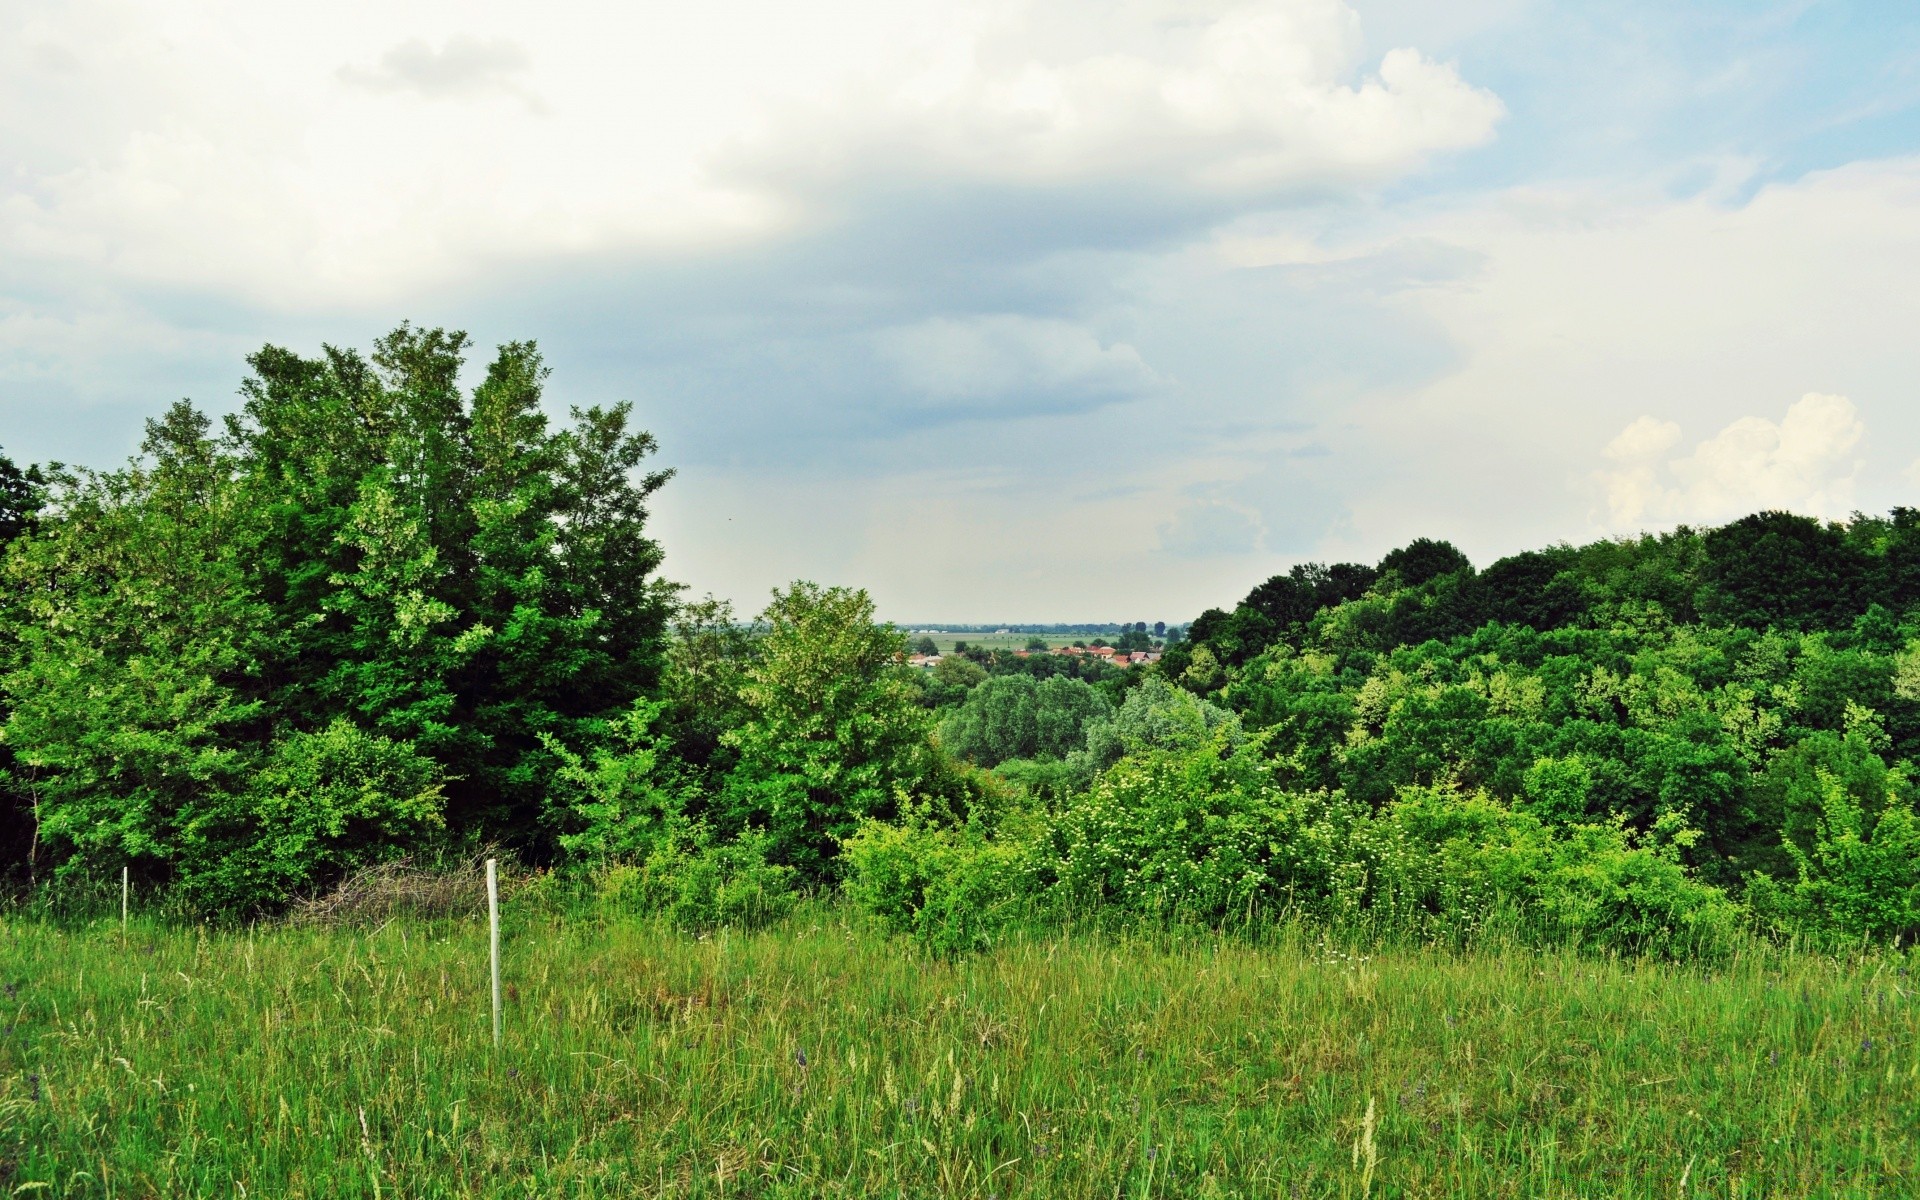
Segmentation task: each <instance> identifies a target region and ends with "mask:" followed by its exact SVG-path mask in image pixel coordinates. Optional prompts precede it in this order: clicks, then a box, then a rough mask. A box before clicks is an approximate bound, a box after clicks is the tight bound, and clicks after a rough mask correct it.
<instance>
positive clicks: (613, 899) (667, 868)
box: [593, 826, 798, 931]
mask: <svg viewBox="0 0 1920 1200" xmlns="http://www.w3.org/2000/svg"><path fill="white" fill-rule="evenodd" d="M768 844H769V843H768V839H767V837H766V835H764V834H760V833H752V832H749V833H747V834H744V835H743V836H741V837H739V838H737V839H735V840H733V841H729V842H719V843H715V842H712V841H710V840H709V839H708V837H707V834H706V831H705V829H704V828H702V827H699V826H691V827H688V828H687V829H686V831H685V832H684V834H683V835H682V836H679V837H675V838H663V839H661V840H660V841H658V842H656V843H655V845H654V847H653V849H652V851H651V852H650V853H649V854H648V855H647V856H646V858H644V859H642V860H639V861H637V862H636V861H632V860H627V861H617V862H611V863H608V864H606V865H604V866H602V867H601V868H600V869H599V870H598V871H596V872H595V874H594V876H593V891H594V896H595V899H596V901H597V902H598V903H599V904H600V905H601V906H603V907H605V908H611V909H615V910H620V911H627V912H650V913H651V912H657V913H663V914H665V915H666V916H667V918H668V919H669V920H671V921H672V922H673V923H674V924H675V925H677V926H679V927H680V928H682V929H686V930H690V931H700V930H709V929H719V928H723V927H732V928H738V929H757V928H760V927H762V926H764V925H767V924H769V923H771V922H773V921H776V920H778V919H780V918H781V917H784V916H786V915H787V913H789V912H790V911H792V909H793V905H794V902H795V900H796V899H798V893H797V892H796V891H795V872H794V870H793V868H792V867H787V866H781V865H779V864H776V863H772V862H769V861H768V859H767V850H768Z"/></svg>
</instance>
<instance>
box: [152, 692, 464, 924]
mask: <svg viewBox="0 0 1920 1200" xmlns="http://www.w3.org/2000/svg"><path fill="white" fill-rule="evenodd" d="M442 804H443V800H442V797H441V784H440V773H439V768H438V766H437V764H435V763H434V762H433V761H432V760H430V759H427V758H425V757H423V756H422V755H420V754H419V753H417V752H416V751H415V750H414V748H413V747H412V746H411V745H408V744H407V743H405V742H394V741H390V740H389V739H387V738H384V737H381V736H380V735H379V734H374V733H367V732H365V731H363V730H361V729H358V728H356V727H355V726H354V725H352V724H351V723H349V722H347V721H344V720H339V721H335V722H334V723H333V724H331V725H329V726H327V727H326V728H325V729H322V730H319V731H318V732H315V733H294V734H289V735H288V736H286V737H284V738H282V739H280V740H279V741H277V742H276V743H275V744H274V746H273V750H272V753H271V754H270V755H269V756H268V758H267V760H266V761H265V762H264V763H262V764H261V766H260V769H259V770H258V771H257V772H256V773H255V774H254V775H253V777H252V778H251V779H250V780H249V781H248V782H247V784H246V786H245V789H244V790H243V791H240V792H238V793H237V794H228V793H214V794H212V795H211V796H209V797H208V799H207V801H206V803H204V804H203V805H200V806H196V808H195V809H194V811H193V812H192V813H191V815H190V817H189V818H188V819H187V820H186V822H185V823H184V825H183V827H182V828H181V830H180V832H179V836H178V842H177V846H178V849H177V851H176V854H175V856H174V859H173V864H172V865H173V870H174V879H175V883H176V886H177V888H178V894H179V895H180V896H182V897H183V898H184V899H186V900H187V901H188V902H189V903H190V904H192V905H194V906H195V907H196V908H199V909H201V910H203V911H210V912H257V911H259V910H261V909H271V908H274V907H277V906H279V905H281V904H283V903H285V902H286V901H288V900H291V899H293V898H294V897H295V896H297V895H299V894H301V893H303V892H311V891H313V890H315V889H316V888H318V887H320V886H322V885H325V884H330V883H332V882H334V881H335V880H338V879H340V878H342V877H344V876H346V875H348V874H351V873H352V872H353V871H355V870H358V869H360V868H362V867H368V866H372V865H374V864H376V863H379V862H382V861H385V860H387V859H391V858H398V857H400V856H401V855H403V854H406V853H408V852H409V851H417V850H419V849H421V848H423V847H425V846H427V845H429V844H430V839H431V838H432V837H433V836H434V835H435V834H437V833H438V832H439V830H440V829H441V828H442V825H443V823H444V822H443V818H442V815H441V808H442Z"/></svg>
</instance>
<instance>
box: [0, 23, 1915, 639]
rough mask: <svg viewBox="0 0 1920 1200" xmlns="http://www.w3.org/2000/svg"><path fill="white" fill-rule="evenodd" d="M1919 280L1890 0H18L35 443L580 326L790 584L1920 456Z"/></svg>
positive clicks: (1193, 600) (18, 454)
mask: <svg viewBox="0 0 1920 1200" xmlns="http://www.w3.org/2000/svg"><path fill="white" fill-rule="evenodd" d="M1916 279H1920V8H1916V7H1915V6H1914V5H1912V4H1911V3H1905V2H1902V3H1895V2H1892V0H1887V2H1879V3H1854V4H1845V3H1816V2H1808V0H1802V2H1798V3H1761V2H1757V0H1756V2H1747V3H1739V2H1730V0H1729V2H1719V3H1715V2H1710V0H1702V2H1697V3H1691V4H1686V5H1673V4H1670V3H1658V4H1656V3H1642V2H1641V0H1618V2H1616V3H1612V4H1606V5H1595V4H1586V3H1571V2H1558V0H1452V2H1450V3H1448V4H1444V5H1440V4H1432V3H1430V2H1426V0H1212V2H1205V3H1175V2H1171V0H1104V2H1103V3H1097V4H1096V3H1084V2H1082V0H1047V2H1044V3H1043V2H1039V0H1034V2H1026V0H944V2H940V3H931V2H923V0H816V2H815V3H811V4H807V5H794V4H785V3H773V2H771V0H708V2H707V3H703V4H699V5H689V4H684V3H675V4H671V5H668V4H660V3H653V2H650V0H641V2H628V3H622V4H610V3H586V2H580V0H547V2H545V3H542V4H538V5H534V4H504V3H492V2H488V0H461V2H459V3H454V2H451V0H447V2H431V3H430V2H419V0H381V2H380V3H377V4H375V3H360V2H357V0H337V2H335V3H332V4H328V5H325V6H322V5H306V4H298V5H261V4H243V3H237V2H224V0H169V2H168V3H166V4H159V3H126V2H122V0H59V2H57V3H55V2H48V0H0V450H4V452H5V453H7V454H8V455H9V456H11V457H13V458H14V459H16V460H18V461H23V462H24V461H29V460H31V461H47V460H60V461H65V462H70V463H78V464H84V465H89V466H97V467H109V466H113V465H116V464H118V463H120V462H123V461H124V460H125V459H126V458H127V457H128V456H129V455H131V454H132V453H134V451H135V450H136V448H137V445H138V442H139V439H140V433H141V424H142V421H143V420H144V419H145V418H147V417H150V416H153V415H157V414H158V413H159V412H161V411H162V410H163V409H164V408H165V406H166V405H167V404H169V403H170V402H172V401H173V400H175V399H178V398H180V397H188V398H191V399H193V400H194V401H195V402H196V403H198V404H200V405H201V406H202V407H204V408H206V409H208V410H209V411H214V412H224V411H228V410H230V409H232V408H233V407H235V405H236V404H237V389H238V386H239V384H240V381H241V379H242V378H243V376H244V373H245V364H244V358H245V356H246V355H247V354H248V353H250V352H251V351H253V350H255V349H258V348H259V347H260V346H261V345H263V344H268V343H272V344H277V345H283V346H287V347H289V348H292V349H295V350H299V351H303V352H309V353H311V352H315V351H317V350H318V349H319V347H320V346H321V345H322V344H334V345H344V346H359V347H366V346H367V345H369V344H370V343H371V341H372V340H373V339H374V338H375V337H377V336H379V335H380V334H381V333H383V332H385V331H386V330H388V329H390V328H392V327H393V326H394V325H396V324H397V323H399V322H400V321H402V320H411V321H413V322H415V323H416V324H424V325H438V326H445V327H450V328H459V329H464V330H466V331H468V332H469V333H470V334H471V335H472V336H473V337H474V339H475V341H476V343H477V344H478V346H479V347H480V349H481V351H482V353H480V354H478V355H476V362H475V364H474V366H475V368H476V371H477V370H478V368H479V367H480V366H481V365H483V363H482V362H481V361H479V360H483V359H484V357H485V351H487V350H488V349H489V348H490V347H491V346H492V345H494V344H497V343H499V342H503V341H509V340H518V339H529V338H530V339H533V340H536V341H537V342H538V343H539V344H540V346H541V347H542V349H543V351H544V352H545V354H546V356H547V359H548V362H549V363H550V365H551V366H552V367H553V376H552V379H551V383H550V388H549V393H548V399H549V406H550V408H551V410H552V412H553V414H554V416H555V418H556V419H565V415H566V411H567V409H568V407H569V406H571V405H585V404H593V403H607V402H611V401H616V400H628V401H631V402H632V403H633V405H634V409H635V413H636V417H637V419H638V421H639V423H640V424H641V425H643V426H644V427H646V428H648V429H650V430H652V431H653V432H654V433H655V434H656V435H657V436H658V438H659V439H660V443H661V453H660V457H659V461H660V465H665V466H670V467H673V468H674V469H675V470H676V471H677V475H676V477H675V478H674V480H673V481H672V482H671V483H670V484H668V486H667V487H666V489H665V490H664V491H663V492H662V493H660V496H659V500H658V505H657V508H656V512H655V529H656V532H657V533H658V536H659V537H660V538H661V540H662V542H663V544H664V546H665V549H666V553H667V566H666V571H667V574H668V575H669V576H670V577H672V578H674V579H677V580H679V581H681V582H683V583H685V584H686V585H688V587H689V589H690V590H691V591H692V592H693V593H695V594H700V593H705V592H712V593H714V594H717V595H720V596H723V597H727V598H730V599H732V600H733V601H734V602H735V603H736V604H737V605H738V606H739V607H740V608H741V610H742V611H743V612H753V611H756V610H757V609H758V608H759V607H760V605H761V604H762V603H763V602H764V600H765V598H766V596H767V593H768V591H769V589H771V588H773V587H776V586H779V585H781V584H783V583H785V582H787V581H789V580H792V579H796V578H808V579H812V580H815V581H817V582H820V583H824V584H847V585H854V586H861V587H865V588H867V589H868V590H869V591H870V592H871V593H872V594H873V596H874V598H875V600H876V603H877V604H878V607H879V610H880V612H881V614H882V615H883V616H885V617H888V618H891V619H895V620H900V621H904V622H907V623H930V622H935V621H947V622H962V621H965V622H1001V621H1006V622H1042V621H1060V622H1067V621H1118V620H1146V621H1149V622H1151V621H1154V620H1166V621H1169V622H1176V621H1181V620H1186V619H1190V618H1191V617H1192V616H1193V615H1195V614H1197V613H1198V612H1199V611H1200V610H1201V609H1203V608H1206V607H1211V606H1215V605H1227V604H1230V603H1231V602H1232V601H1233V600H1235V599H1236V598H1238V597H1239V596H1241V595H1243V594H1244V593H1245V592H1246V591H1247V590H1248V589H1249V588H1250V587H1251V586H1252V585H1254V584H1255V583H1257V582H1259V581H1260V580H1262V579H1264V578H1266V577H1267V576H1268V575H1270V574H1272V573H1274V572H1276V571H1279V570H1284V569H1285V568H1286V567H1288V566H1290V565H1292V564H1294V563H1298V562H1302V561H1306V560H1321V561H1331V560H1358V561H1369V562H1370V561H1374V560H1377V559H1378V558H1379V557H1380V555H1381V554H1383V553H1384V552H1385V551H1387V550H1389V549H1391V548H1392V547H1394V546H1396V545H1399V544H1403V543H1404V542H1406V541H1407V540H1409V539H1411V538H1413V537H1419V536H1430V537H1444V538H1447V539H1449V540H1451V541H1453V542H1454V543H1455V544H1457V545H1458V546H1460V547H1461V549H1463V550H1464V551H1466V553H1467V554H1468V555H1469V556H1470V557H1472V558H1473V559H1474V560H1475V561H1476V562H1478V563H1480V564H1481V565H1485V564H1486V563H1488V562H1490V561H1492V560H1493V559H1495V558H1498V557H1500V556H1501V555H1504V554H1510V553H1513V552H1515V551H1518V550H1521V549H1527V548H1533V547H1538V546H1542V545H1546V544H1549V543H1553V542H1558V541H1572V542H1581V541H1587V540H1591V539H1594V538H1598V537H1607V536H1619V535H1625V534H1631V533H1635V532H1638V531H1641V530H1647V529H1662V528H1668V527H1671V526H1673V525H1675V524H1679V523H1683V522H1691V523H1706V522H1716V521H1723V520H1726V519H1729V518H1731V517H1734V516H1738V515H1740V514H1742V513H1745V512H1748V511H1753V510H1755V509H1759V508H1769V507H1781V508H1791V509H1794V510H1796V511H1801V512H1808V513H1813V514H1817V515H1821V516H1825V517H1831V518H1843V517H1845V516H1846V515H1848V514H1849V513H1851V512H1853V511H1856V510H1864V511H1881V510H1885V509H1886V508H1888V507H1891V506H1893V505H1896V504H1915V503H1920V394H1917V393H1916V384H1917V382H1920V336H1916V333H1915V331H1916V330H1917V329H1920V287H1915V286H1914V281H1915V280H1916Z"/></svg>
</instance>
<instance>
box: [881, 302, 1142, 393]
mask: <svg viewBox="0 0 1920 1200" xmlns="http://www.w3.org/2000/svg"><path fill="white" fill-rule="evenodd" d="M876 342H877V346H878V350H879V354H880V356H881V358H882V360H883V361H884V362H885V363H886V364H887V365H888V366H890V367H891V369H892V370H893V372H894V374H895V376H896V377H897V379H898V380H899V382H900V384H901V386H903V387H904V388H906V389H907V390H908V392H909V393H911V394H913V395H916V396H919V397H920V398H921V399H922V403H923V404H924V405H926V406H927V407H928V408H929V409H934V410H946V411H951V412H960V413H968V414H975V415H978V414H984V413H996V412H997V413H1018V414H1022V415H1032V414H1036V413H1057V412H1078V411H1085V410H1086V409H1089V408H1095V407H1099V406H1102V405H1106V404H1112V403H1118V402H1121V401H1125V400H1131V399H1134V398H1137V397H1140V396H1143V395H1148V394H1150V393H1152V392H1154V391H1157V390H1160V389H1162V388H1163V387H1164V385H1165V381H1164V380H1162V379H1161V377H1160V376H1159V375H1158V374H1157V373H1156V372H1155V371H1154V370H1153V368H1152V367H1150V366H1148V365H1147V363H1146V362H1145V361H1144V360H1143V359H1142V358H1141V357H1140V352H1139V351H1138V350H1136V349H1134V348H1133V347H1132V346H1130V345H1128V344H1127V343H1125V342H1102V341H1101V340H1100V338H1099V337H1098V336H1096V335H1095V334H1094V332H1093V331H1092V330H1090V329H1087V328H1086V327H1084V326H1082V325H1078V324H1075V323H1073V322H1071V321H1063V320H1058V319H1053V318H1043V317H1027V316H1021V315H1019V314H1015V313H1000V314H994V315H990V316H979V317H966V318H951V317H936V318H932V319H930V320H926V321H921V322H918V323H916V324H913V325H907V326H900V327H896V328H893V329H887V330H883V331H882V332H881V333H880V334H879V335H877V338H876Z"/></svg>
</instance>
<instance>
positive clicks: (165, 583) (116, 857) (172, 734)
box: [0, 404, 274, 878]
mask: <svg viewBox="0 0 1920 1200" xmlns="http://www.w3.org/2000/svg"><path fill="white" fill-rule="evenodd" d="M208 428H209V427H208V422H207V421H206V419H205V418H204V417H202V416H200V415H199V414H198V413H195V412H194V411H193V410H192V409H190V408H189V407H187V406H186V405H185V404H180V405H176V406H174V408H173V409H171V410H170V411H169V412H168V414H167V416H166V417H165V418H164V419H162V420H159V421H152V422H149V423H148V427H147V438H146V442H145V447H144V448H145V452H146V455H147V458H146V460H145V463H144V464H143V465H139V466H134V467H129V468H127V469H125V470H121V471H116V472H82V473H78V474H76V475H72V476H68V477H66V478H64V479H62V480H61V481H59V482H58V484H57V485H56V487H55V489H54V492H53V496H52V498H51V509H50V514H49V515H50V516H51V517H52V519H48V520H44V521H43V522H42V523H41V527H40V528H39V529H38V530H37V531H36V532H34V533H32V534H30V535H28V536H26V537H23V538H21V539H19V540H17V541H15V542H14V543H13V545H12V546H11V547H10V548H9V553H8V555H7V558H6V563H5V572H6V583H7V587H6V595H7V612H6V620H7V624H8V626H9V628H10V634H11V638H12V640H13V641H14V644H15V649H14V651H13V654H12V662H11V664H10V665H11V668H12V669H11V670H10V671H9V672H8V673H7V675H6V676H5V678H4V679H0V689H3V690H4V692H5V695H6V699H7V702H8V704H9V705H10V707H11V712H10V713H9V714H8V717H7V724H6V726H5V739H6V741H7V744H8V745H9V746H10V747H11V748H12V749H13V751H14V753H15V754H16V755H17V756H18V760H19V764H20V767H21V769H22V771H23V772H24V773H27V774H29V775H30V776H31V780H32V782H31V788H32V792H33V795H34V797H35V813H36V817H37V829H36V835H35V840H34V844H33V848H32V851H33V854H34V855H35V857H44V858H46V859H50V860H51V861H52V863H53V864H55V865H56V866H57V867H58V869H59V870H60V871H61V872H62V873H68V874H70V873H73V872H77V871H84V870H88V869H100V868H106V867H112V866H118V865H120V864H121V863H128V862H130V863H132V865H133V866H134V868H135V871H136V873H137V874H139V875H141V876H143V877H146V878H166V877H167V875H168V874H169V873H170V872H171V870H172V866H173V863H174V861H175V860H176V859H177V858H178V857H179V856H180V855H181V854H182V853H183V849H184V847H183V838H184V836H185V833H186V831H187V830H188V829H190V828H196V827H203V826H205V825H206V824H207V823H208V822H210V821H217V820H218V819H219V818H221V817H222V816H223V815H224V814H226V813H227V812H228V811H229V810H230V809H231V808H232V806H234V805H235V804H236V803H239V800H238V798H239V797H242V796H244V795H245V794H246V793H247V791H248V788H249V783H248V780H249V777H250V776H251V775H252V773H253V772H254V771H255V770H256V769H257V768H258V767H259V766H260V765H261V763H262V746H261V743H262V740H263V739H262V737H261V734H262V732H263V729H262V705H261V702H260V701H259V700H257V699H254V698H252V697H250V696H249V694H248V693H249V692H250V691H255V690H257V680H258V677H259V673H260V670H261V662H262V659H263V657H264V656H266V655H267V654H269V653H270V652H271V651H272V649H273V647H274V637H273V630H272V625H273V622H272V613H271V611H270V610H269V609H268V608H267V606H265V605H264V604H262V603H261V602H260V601H259V600H258V599H257V598H256V597H255V596H254V595H253V594H252V592H251V589H250V588H249V587H248V583H247V567H248V560H249V557H250V555H249V547H250V545H251V544H252V543H253V542H254V539H255V538H256V537H257V535H258V522H257V520H256V516H257V514H256V513H255V512H254V510H253V509H252V508H251V507H250V506H249V505H248V504H247V502H246V499H245V496H244V493H243V490H242V488H241V487H240V485H239V482H238V480H237V478H236V475H237V472H236V469H235V463H234V461H233V458H232V456H231V455H230V454H228V453H227V452H226V451H225V450H224V449H223V448H222V447H221V446H220V445H219V444H218V443H216V442H215V441H214V440H213V439H212V438H211V437H210V436H209V432H208ZM235 848H236V849H237V848H238V847H235ZM201 853H202V855H203V856H204V854H205V853H206V852H205V851H204V850H203V851H202V852H201ZM29 867H30V869H34V868H36V864H34V863H31V862H30V863H29Z"/></svg>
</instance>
